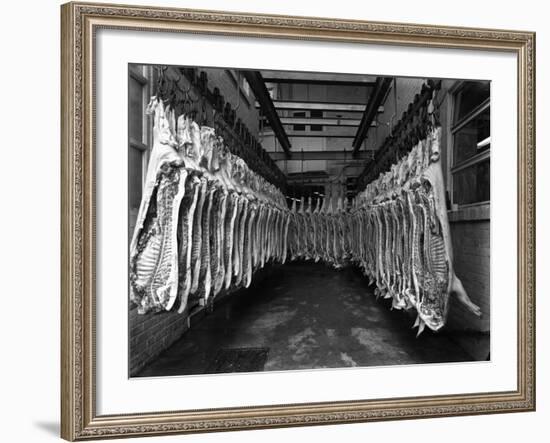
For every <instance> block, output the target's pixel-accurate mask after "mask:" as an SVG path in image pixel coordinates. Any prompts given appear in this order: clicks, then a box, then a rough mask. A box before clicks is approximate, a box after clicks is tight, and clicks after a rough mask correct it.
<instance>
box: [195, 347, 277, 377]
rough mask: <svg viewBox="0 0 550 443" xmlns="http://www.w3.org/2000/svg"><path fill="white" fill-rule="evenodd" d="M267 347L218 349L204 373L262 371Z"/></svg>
mask: <svg viewBox="0 0 550 443" xmlns="http://www.w3.org/2000/svg"><path fill="white" fill-rule="evenodd" d="M268 353H269V348H227V349H220V350H219V351H218V353H217V354H216V357H215V358H214V360H213V361H212V362H211V363H210V364H209V365H208V367H207V368H206V371H205V372H204V373H205V374H221V373H225V372H256V371H263V370H264V365H265V362H266V361H267V355H268Z"/></svg>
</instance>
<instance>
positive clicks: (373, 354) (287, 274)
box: [138, 262, 489, 376]
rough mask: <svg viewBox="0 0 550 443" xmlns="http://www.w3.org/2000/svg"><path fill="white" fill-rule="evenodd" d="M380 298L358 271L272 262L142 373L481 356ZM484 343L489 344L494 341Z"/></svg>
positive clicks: (335, 365) (396, 362)
mask: <svg viewBox="0 0 550 443" xmlns="http://www.w3.org/2000/svg"><path fill="white" fill-rule="evenodd" d="M390 305H391V303H390V302H389V301H387V300H383V299H378V300H377V299H376V298H375V297H374V295H373V290H372V288H371V287H369V285H368V281H367V279H366V278H364V277H363V276H362V275H361V274H360V272H359V271H358V270H357V269H355V268H353V267H350V268H346V269H343V270H340V271H336V270H333V269H332V268H329V267H327V266H325V265H323V264H321V263H312V262H296V263H290V264H285V265H284V266H274V267H271V268H270V269H269V270H268V272H267V273H266V275H265V277H263V278H260V279H258V280H256V281H254V280H253V283H252V286H251V287H250V288H248V289H246V290H242V291H240V292H238V293H235V294H234V295H233V296H230V297H228V298H227V299H226V300H224V301H222V302H220V303H219V304H217V305H216V307H215V310H214V312H213V313H211V314H209V315H207V316H206V317H204V318H203V319H201V320H200V321H198V322H197V323H196V324H194V325H192V327H191V329H190V330H189V331H188V332H187V333H185V334H184V335H183V337H182V338H181V339H180V340H178V341H177V342H176V343H175V344H174V345H172V346H171V347H170V348H169V349H167V350H166V351H165V352H164V353H162V354H161V355H160V356H159V358H157V359H156V360H155V361H154V362H152V363H151V364H149V365H148V366H146V367H145V368H144V369H143V370H142V371H141V372H140V373H139V374H138V376H161V375H184V374H205V373H221V372H251V371H262V370H263V371H277V370H292V369H312V368H338V367H351V366H380V365H400V364H415V363H433V362H438V363H441V362H460V361H472V360H474V358H473V357H471V356H470V355H469V354H468V353H467V352H466V351H465V350H464V349H463V348H461V346H460V345H459V344H458V343H457V342H456V341H455V338H456V337H454V336H453V334H452V333H450V332H444V331H442V332H439V333H433V332H431V331H429V330H427V329H426V330H425V331H424V333H423V334H422V335H421V336H420V337H418V338H416V336H415V335H416V330H412V329H411V326H412V324H413V322H414V317H412V316H411V315H409V314H408V313H405V312H401V311H391V310H390ZM481 346H485V347H487V354H488V347H489V343H488V339H487V340H483V341H482V343H481Z"/></svg>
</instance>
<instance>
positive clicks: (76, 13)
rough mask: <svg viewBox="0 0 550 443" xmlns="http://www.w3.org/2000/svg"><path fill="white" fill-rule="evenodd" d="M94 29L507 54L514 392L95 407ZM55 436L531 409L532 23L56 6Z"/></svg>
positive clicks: (174, 431) (138, 433) (74, 437)
mask: <svg viewBox="0 0 550 443" xmlns="http://www.w3.org/2000/svg"><path fill="white" fill-rule="evenodd" d="M99 28H116V29H127V30H147V31H157V32H188V33H211V34H222V35H234V36H255V37H258V36H259V37H266V38H275V37H278V38H287V39H306V40H324V41H333V42H338V41H340V42H350V41H353V42H364V43H377V44H393V45H412V46H423V47H433V48H463V49H468V48H471V49H478V50H488V51H508V52H513V53H515V54H516V55H517V58H518V151H517V156H518V177H517V178H518V215H517V217H518V245H517V247H518V287H517V292H518V300H517V303H518V342H517V352H518V383H517V390H515V391H511V392H490V393H476V394H462V395H445V396H425V397H411V398H395V399H389V400H387V399H386V400H376V399H373V400H361V401H341V402H323V403H301V404H289V405H279V406H252V407H239V408H223V409H203V410H191V411H158V412H151V413H146V414H132V413H128V414H121V415H108V416H98V415H97V414H96V410H95V395H96V392H95V363H94V362H95V309H94V307H95V247H96V246H95V171H94V120H95V104H94V98H95V97H94V81H95V80H94V33H95V31H96V30H97V29H99ZM61 83H62V93H61V436H62V437H63V438H64V439H66V440H70V441H75V440H87V439H98V438H112V437H129V436H146V435H163V434H183V433H197V432H212V431H228V430H242V429H261V428H274V427H286V426H304V425H320V424H336V423H352V422H367V421H380V420H395V419H412V418H427V417H443V416H460V415H473V414H489V413H500V412H519V411H533V410H535V235H536V234H535V33H533V32H525V31H507V30H493V29H476V28H459V27H449V26H434V25H418V24H403V23H382V22H366V21H356V20H341V19H329V18H313V17H291V16H282V15H261V14H249V13H236V12H221V11H204V10H188V9H170V8H157V7H143V6H139V7H134V6H127V5H108V4H91V3H79V2H73V3H67V4H64V5H62V6H61Z"/></svg>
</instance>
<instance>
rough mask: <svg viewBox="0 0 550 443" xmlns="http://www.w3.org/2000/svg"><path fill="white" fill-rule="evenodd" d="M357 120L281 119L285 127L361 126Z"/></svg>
mask: <svg viewBox="0 0 550 443" xmlns="http://www.w3.org/2000/svg"><path fill="white" fill-rule="evenodd" d="M360 121H361V120H359V119H356V118H314V117H281V123H282V124H283V125H320V126H359V123H360Z"/></svg>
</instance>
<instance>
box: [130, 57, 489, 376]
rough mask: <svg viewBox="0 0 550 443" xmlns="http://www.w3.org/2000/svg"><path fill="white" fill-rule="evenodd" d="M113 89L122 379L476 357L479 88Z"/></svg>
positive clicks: (222, 79) (391, 82)
mask: <svg viewBox="0 0 550 443" xmlns="http://www.w3.org/2000/svg"><path fill="white" fill-rule="evenodd" d="M128 82H129V83H128V84H129V87H128V94H129V95H128V98H129V101H128V113H129V114H128V115H129V120H128V122H129V126H128V135H129V145H128V186H129V192H128V220H129V221H128V244H129V268H128V269H129V279H128V280H129V284H128V298H129V313H128V330H129V340H128V345H129V355H128V365H129V366H128V367H129V369H128V372H129V376H130V377H150V376H175V375H189V374H215V373H230V372H256V371H281V370H299V369H322V368H352V367H368V366H387V365H403V364H408V365H410V364H433V363H456V362H472V361H487V360H490V358H491V356H490V314H491V313H490V147H491V134H490V82H487V81H478V80H458V79H434V78H408V77H384V76H379V75H358V74H342V73H320V72H286V71H266V70H241V69H232V68H211V67H189V66H160V65H154V66H153V65H139V64H132V65H130V66H129V67H128Z"/></svg>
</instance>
